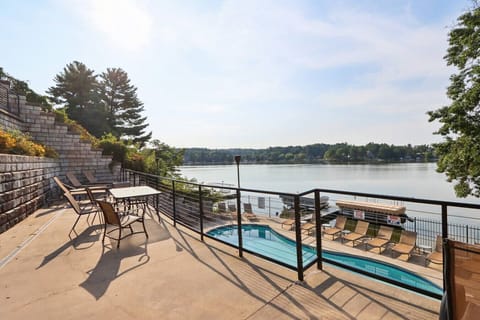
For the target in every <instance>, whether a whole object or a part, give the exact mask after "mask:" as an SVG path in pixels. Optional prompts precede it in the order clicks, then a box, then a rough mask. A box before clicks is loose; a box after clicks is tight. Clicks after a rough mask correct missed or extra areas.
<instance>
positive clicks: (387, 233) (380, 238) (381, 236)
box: [365, 225, 393, 254]
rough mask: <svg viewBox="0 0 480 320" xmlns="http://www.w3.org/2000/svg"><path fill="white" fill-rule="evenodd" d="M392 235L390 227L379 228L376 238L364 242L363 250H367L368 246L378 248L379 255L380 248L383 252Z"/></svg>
mask: <svg viewBox="0 0 480 320" xmlns="http://www.w3.org/2000/svg"><path fill="white" fill-rule="evenodd" d="M392 234H393V228H392V227H387V226H383V225H382V226H380V229H379V230H378V233H377V236H376V237H375V238H373V239H370V240H368V241H366V242H365V249H367V248H368V246H371V247H374V248H378V253H379V254H380V253H382V248H383V249H384V250H385V248H386V246H387V244H388V243H389V242H390V238H391V237H392Z"/></svg>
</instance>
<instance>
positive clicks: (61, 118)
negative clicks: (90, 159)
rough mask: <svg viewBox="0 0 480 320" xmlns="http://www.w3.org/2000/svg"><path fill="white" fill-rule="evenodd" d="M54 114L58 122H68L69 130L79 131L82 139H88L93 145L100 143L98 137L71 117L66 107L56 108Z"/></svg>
mask: <svg viewBox="0 0 480 320" xmlns="http://www.w3.org/2000/svg"><path fill="white" fill-rule="evenodd" d="M54 114H55V121H56V122H60V123H64V124H66V125H67V127H68V130H69V131H71V132H75V133H78V134H79V135H80V139H82V140H84V141H88V142H90V143H91V144H92V145H96V144H98V139H97V138H95V137H94V136H92V135H91V134H90V133H89V132H88V131H87V130H86V129H85V128H84V127H82V126H81V125H79V124H78V123H77V122H75V121H73V120H71V119H69V118H68V116H67V114H66V112H65V110H64V109H55V110H54Z"/></svg>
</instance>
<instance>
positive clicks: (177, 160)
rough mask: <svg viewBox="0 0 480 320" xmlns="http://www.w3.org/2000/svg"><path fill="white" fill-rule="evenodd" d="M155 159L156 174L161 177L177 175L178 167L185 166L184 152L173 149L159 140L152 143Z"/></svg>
mask: <svg viewBox="0 0 480 320" xmlns="http://www.w3.org/2000/svg"><path fill="white" fill-rule="evenodd" d="M151 145H152V149H151V150H152V151H153V155H154V159H155V166H156V168H155V170H154V172H155V173H156V174H158V175H161V176H163V177H164V176H168V175H175V173H176V171H177V167H178V166H181V165H182V164H183V154H184V150H182V149H176V148H172V147H170V146H169V145H167V144H165V143H163V142H160V141H159V140H156V139H155V140H153V141H151Z"/></svg>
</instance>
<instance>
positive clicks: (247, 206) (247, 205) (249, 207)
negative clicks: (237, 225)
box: [243, 203, 253, 213]
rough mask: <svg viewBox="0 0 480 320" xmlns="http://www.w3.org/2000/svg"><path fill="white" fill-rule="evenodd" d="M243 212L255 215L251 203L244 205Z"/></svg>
mask: <svg viewBox="0 0 480 320" xmlns="http://www.w3.org/2000/svg"><path fill="white" fill-rule="evenodd" d="M243 211H245V212H247V213H253V211H252V204H251V203H244V204H243Z"/></svg>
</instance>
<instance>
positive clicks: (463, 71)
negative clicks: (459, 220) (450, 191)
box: [428, 2, 480, 197]
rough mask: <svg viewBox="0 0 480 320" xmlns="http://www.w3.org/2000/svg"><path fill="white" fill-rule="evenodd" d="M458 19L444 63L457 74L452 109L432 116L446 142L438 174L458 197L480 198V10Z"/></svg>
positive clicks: (439, 151)
mask: <svg viewBox="0 0 480 320" xmlns="http://www.w3.org/2000/svg"><path fill="white" fill-rule="evenodd" d="M474 3H475V4H474V7H473V8H472V9H471V10H470V11H468V12H466V13H464V14H462V15H461V16H460V17H459V18H458V19H457V25H456V26H454V27H453V28H452V30H451V31H450V32H449V36H448V43H449V48H448V50H447V54H446V56H445V57H444V59H445V60H446V61H447V65H449V66H454V67H455V68H456V69H457V73H455V74H453V75H452V76H451V77H450V85H449V87H448V89H447V96H448V98H449V99H450V100H451V103H450V105H447V106H444V107H441V108H439V109H437V110H434V111H430V112H428V114H429V116H430V119H429V121H439V122H440V123H441V126H440V129H439V130H438V131H436V132H435V134H439V135H441V136H442V137H443V138H444V141H443V142H441V143H438V144H436V145H435V150H436V154H437V156H438V169H437V170H438V171H439V172H443V173H445V174H446V175H447V180H448V181H449V182H454V183H455V185H454V190H455V193H456V195H457V196H458V197H466V196H468V195H474V196H476V197H479V196H480V105H479V103H480V7H479V4H478V3H477V2H474Z"/></svg>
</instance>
